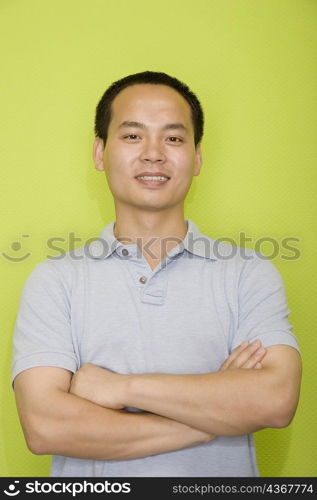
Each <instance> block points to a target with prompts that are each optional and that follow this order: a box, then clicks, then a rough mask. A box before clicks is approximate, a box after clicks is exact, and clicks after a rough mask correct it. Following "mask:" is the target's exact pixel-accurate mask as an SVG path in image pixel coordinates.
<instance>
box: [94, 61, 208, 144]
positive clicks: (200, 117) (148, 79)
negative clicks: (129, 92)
mask: <svg viewBox="0 0 317 500" xmlns="http://www.w3.org/2000/svg"><path fill="white" fill-rule="evenodd" d="M138 83H149V84H152V85H167V86H168V87H172V88H173V89H175V90H176V91H177V92H179V94H181V95H182V96H183V97H184V99H186V101H187V102H188V104H189V105H190V107H191V115H192V121H193V127H194V141H195V147H196V146H197V144H199V143H200V142H201V140H202V137H203V132H204V113H203V110H202V107H201V104H200V102H199V100H198V98H197V96H196V95H195V94H194V92H192V91H191V90H190V89H189V87H188V86H187V85H186V84H185V83H183V82H181V81H180V80H178V79H177V78H174V77H173V76H170V75H167V74H166V73H162V72H157V71H143V72H142V73H134V74H132V75H128V76H125V77H124V78H121V79H120V80H117V81H115V82H113V83H112V84H111V85H110V87H108V89H107V90H106V91H105V93H104V94H103V96H102V97H101V99H100V101H99V103H98V105H97V108H96V116H95V135H96V137H100V138H101V139H103V141H104V143H106V141H107V135H108V127H109V123H110V120H111V104H112V102H113V100H114V98H115V97H116V96H117V95H118V94H119V92H120V91H121V90H123V89H125V88H126V87H130V86H131V85H136V84H138Z"/></svg>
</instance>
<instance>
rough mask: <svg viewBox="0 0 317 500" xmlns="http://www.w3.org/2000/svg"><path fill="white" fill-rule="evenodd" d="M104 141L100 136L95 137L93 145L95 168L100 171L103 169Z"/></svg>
mask: <svg viewBox="0 0 317 500" xmlns="http://www.w3.org/2000/svg"><path fill="white" fill-rule="evenodd" d="M103 152H104V143H103V140H102V139H101V138H100V137H96V139H95V142H94V147H93V160H94V163H95V167H96V169H97V170H99V171H102V170H104V169H105V167H104V164H103Z"/></svg>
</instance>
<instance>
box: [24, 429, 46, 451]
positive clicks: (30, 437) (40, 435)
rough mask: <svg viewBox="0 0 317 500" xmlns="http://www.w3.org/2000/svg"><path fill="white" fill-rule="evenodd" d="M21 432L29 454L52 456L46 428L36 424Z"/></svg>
mask: <svg viewBox="0 0 317 500" xmlns="http://www.w3.org/2000/svg"><path fill="white" fill-rule="evenodd" d="M23 432H24V438H25V442H26V445H27V447H28V449H29V451H30V452H31V453H33V454H34V455H51V454H52V450H51V446H50V444H49V436H48V430H47V426H45V425H44V426H43V425H40V424H39V423H38V422H37V424H34V425H30V424H29V425H28V426H27V427H23Z"/></svg>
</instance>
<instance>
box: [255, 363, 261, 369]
mask: <svg viewBox="0 0 317 500" xmlns="http://www.w3.org/2000/svg"><path fill="white" fill-rule="evenodd" d="M254 368H255V369H256V370H260V369H261V368H262V363H257V364H256V365H255V367H254Z"/></svg>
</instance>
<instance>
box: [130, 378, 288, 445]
mask: <svg viewBox="0 0 317 500" xmlns="http://www.w3.org/2000/svg"><path fill="white" fill-rule="evenodd" d="M259 388H261V391H260V393H259ZM279 395H280V390H279V387H278V384H276V382H275V380H274V378H273V376H272V374H271V373H270V372H269V371H268V370H264V369H263V370H244V369H237V370H229V371H222V372H216V373H208V374H203V375H165V374H142V375H132V376H131V377H130V378H129V381H128V383H127V391H126V396H125V397H126V400H125V404H126V405H128V406H135V407H138V408H141V409H143V410H146V411H150V412H153V413H157V414H159V415H163V416H165V417H168V418H171V419H175V420H176V421H179V422H182V423H185V424H187V425H189V426H192V427H196V428H197V429H201V430H203V431H205V432H210V433H214V434H215V435H218V436H226V435H228V436H229V435H232V436H234V435H242V434H248V433H250V432H254V431H257V430H259V429H262V428H265V427H279V426H283V425H282V424H283V422H282V421H281V422H280V421H279V420H278V419H277V418H276V415H280V414H281V412H280V411H279V408H277V407H276V406H277V405H279V404H280V400H281V398H280V397H279ZM280 424H281V425H280Z"/></svg>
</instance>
